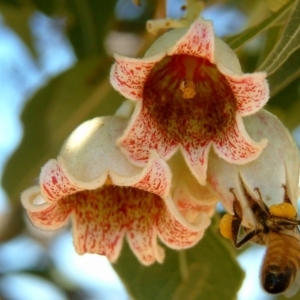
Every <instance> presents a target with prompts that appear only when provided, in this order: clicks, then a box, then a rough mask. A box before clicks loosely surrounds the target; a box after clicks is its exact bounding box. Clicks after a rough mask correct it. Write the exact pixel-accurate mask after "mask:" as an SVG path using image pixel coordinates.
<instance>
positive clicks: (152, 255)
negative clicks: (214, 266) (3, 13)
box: [21, 116, 215, 265]
mask: <svg viewBox="0 0 300 300" xmlns="http://www.w3.org/2000/svg"><path fill="white" fill-rule="evenodd" d="M126 125H127V120H126V119H125V118H121V117H117V116H113V117H103V118H95V119H93V120H91V121H87V122H85V123H83V124H82V125H81V126H79V127H78V128H77V129H76V130H75V131H74V132H73V133H72V134H71V135H70V137H69V138H68V139H67V141H66V142H65V144H64V146H63V147H62V150H61V152H60V154H59V156H58V158H57V159H51V160H50V161H48V162H47V163H46V165H45V166H44V167H43V168H42V170H41V174H40V177H39V185H37V186H33V187H31V188H29V189H27V190H26V191H24V192H23V193H22V195H21V201H22V204H23V206H24V207H25V209H26V210H27V214H28V217H29V218H30V220H31V222H32V223H33V224H34V225H35V226H36V227H38V228H41V229H44V230H56V229H59V228H61V227H63V226H64V225H66V224H67V223H68V221H69V219H70V218H71V220H72V228H73V239H74V245H75V249H76V251H77V252H78V253H79V254H84V253H98V254H102V255H106V256H107V258H108V259H109V260H110V261H112V262H114V261H116V260H117V258H118V256H119V254H120V251H121V248H122V244H123V239H124V236H126V238H127V240H128V243H129V245H130V247H131V249H132V251H133V252H134V254H135V255H136V257H137V258H138V259H139V261H140V262H141V263H143V264H145V265H149V264H151V263H153V262H155V261H158V262H162V261H163V259H164V250H163V249H162V248H161V247H160V246H159V245H158V243H157V237H159V238H160V240H161V241H162V242H163V243H165V244H166V245H167V246H169V247H171V248H174V249H184V248H188V247H191V246H193V245H194V244H195V243H197V242H198V241H199V240H200V239H201V237H202V236H203V233H204V231H205V229H206V228H207V226H208V225H209V223H210V216H211V215H212V213H213V212H214V206H215V200H214V199H212V200H210V201H208V202H207V203H205V201H203V203H202V202H201V201H200V202H199V201H196V200H195V199H194V198H193V192H189V191H190V190H191V189H190V188H186V189H185V191H186V195H182V194H180V191H182V188H179V189H178V187H177V188H175V189H174V188H173V187H172V190H174V193H175V191H176V193H177V194H178V193H179V195H178V196H176V197H175V198H174V199H173V198H172V197H171V195H170V189H171V185H170V183H171V172H170V169H169V167H168V165H167V164H166V162H165V161H164V160H163V159H161V158H159V157H158V156H157V155H156V153H155V151H153V152H152V154H151V156H150V159H149V160H148V164H147V165H146V166H145V167H143V168H141V167H137V166H134V165H132V164H131V163H130V162H129V161H128V160H127V158H126V157H125V156H124V154H122V152H121V151H120V150H119V149H118V147H117V146H116V143H115V141H116V139H117V137H118V136H120V134H121V133H122V132H123V130H124V128H125V127H126ZM188 197H189V198H188ZM209 197H210V195H208V198H209ZM204 200H205V199H204Z"/></svg>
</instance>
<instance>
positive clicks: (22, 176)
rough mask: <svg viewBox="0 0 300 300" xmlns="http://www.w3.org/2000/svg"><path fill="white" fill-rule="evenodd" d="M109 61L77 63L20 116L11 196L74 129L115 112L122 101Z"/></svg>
mask: <svg viewBox="0 0 300 300" xmlns="http://www.w3.org/2000/svg"><path fill="white" fill-rule="evenodd" d="M109 66H110V64H109V62H107V58H106V59H102V60H100V59H99V58H93V59H92V58H91V59H89V60H86V61H83V62H80V63H78V64H77V65H76V66H75V67H73V68H72V69H70V70H68V71H66V72H64V73H63V74H61V75H59V76H57V77H56V78H54V79H53V80H51V81H50V82H49V83H48V84H47V85H46V86H45V87H43V88H41V89H40V90H39V91H38V92H37V93H36V94H35V95H34V96H33V97H32V99H31V100H29V101H28V103H27V105H26V107H25V108H24V111H23V113H22V116H21V119H22V122H23V125H24V136H23V140H22V142H21V145H20V146H19V148H18V149H17V150H16V152H15V153H14V154H13V156H12V157H11V158H10V159H9V161H8V163H7V165H6V167H5V170H4V175H3V179H2V183H3V187H4V188H5V190H6V191H7V193H8V195H9V196H10V198H11V200H13V201H17V200H18V199H19V195H20V192H21V191H22V190H23V189H24V188H26V187H28V186H29V185H32V184H33V183H34V179H35V178H37V177H38V175H39V172H40V168H41V166H42V165H43V164H44V163H45V162H46V161H47V160H48V159H50V158H51V157H56V156H57V154H58V151H59V149H60V147H61V145H62V143H63V141H64V140H65V138H66V137H67V136H68V135H69V134H70V133H71V131H72V130H73V129H75V127H76V126H77V125H79V124H80V123H81V122H83V121H84V120H86V119H89V118H93V117H96V116H99V115H104V114H111V113H113V112H114V111H115V110H116V109H117V107H118V106H119V105H120V103H121V102H122V98H121V96H120V95H119V94H118V93H117V92H115V91H114V90H113V89H112V87H111V86H110V84H109V82H108V80H107V75H108V72H109Z"/></svg>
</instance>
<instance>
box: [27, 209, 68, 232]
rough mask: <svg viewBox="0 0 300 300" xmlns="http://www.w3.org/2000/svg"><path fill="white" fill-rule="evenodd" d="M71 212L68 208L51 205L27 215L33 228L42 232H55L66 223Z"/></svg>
mask: <svg viewBox="0 0 300 300" xmlns="http://www.w3.org/2000/svg"><path fill="white" fill-rule="evenodd" d="M71 210H72V209H71V208H70V207H64V206H60V205H53V204H52V205H47V207H44V209H42V210H40V211H35V212H30V211H27V213H28V217H29V219H30V221H31V222H32V223H33V225H34V226H36V227H38V228H41V229H44V230H56V229H59V228H61V227H63V226H64V225H66V224H67V223H68V221H69V216H70V212H71Z"/></svg>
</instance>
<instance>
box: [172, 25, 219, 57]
mask: <svg viewBox="0 0 300 300" xmlns="http://www.w3.org/2000/svg"><path fill="white" fill-rule="evenodd" d="M214 38H215V37H214V30H213V26H212V24H211V22H209V21H204V20H198V21H196V22H194V23H193V24H192V26H191V27H190V28H189V30H188V31H187V33H186V34H185V35H184V36H183V37H182V38H181V39H180V40H179V41H178V42H177V43H176V45H175V47H174V48H173V49H172V52H170V53H168V54H169V55H174V54H187V55H191V56H196V57H202V58H205V59H207V60H208V61H210V62H214V47H215V45H214Z"/></svg>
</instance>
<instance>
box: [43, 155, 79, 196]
mask: <svg viewBox="0 0 300 300" xmlns="http://www.w3.org/2000/svg"><path fill="white" fill-rule="evenodd" d="M40 186H41V193H42V195H43V196H44V197H45V198H46V199H47V200H48V201H57V200H59V199H61V198H62V197H64V196H66V195H70V194H73V193H76V192H77V191H80V190H83V188H81V187H79V186H77V185H76V184H74V183H72V182H71V181H70V178H69V177H68V176H67V175H66V174H65V172H64V171H63V170H62V168H61V165H60V164H59V163H58V162H57V160H55V159H51V160H49V161H48V162H47V163H46V164H45V165H44V166H43V168H42V171H41V174H40Z"/></svg>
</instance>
